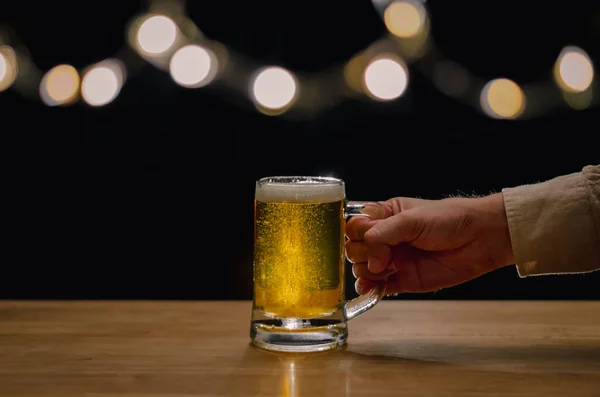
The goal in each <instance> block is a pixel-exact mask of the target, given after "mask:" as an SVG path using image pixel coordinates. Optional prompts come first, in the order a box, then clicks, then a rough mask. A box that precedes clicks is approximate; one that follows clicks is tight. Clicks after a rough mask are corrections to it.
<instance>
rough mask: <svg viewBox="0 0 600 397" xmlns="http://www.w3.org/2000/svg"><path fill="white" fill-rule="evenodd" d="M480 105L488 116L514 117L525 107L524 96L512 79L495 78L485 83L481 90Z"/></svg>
mask: <svg viewBox="0 0 600 397" xmlns="http://www.w3.org/2000/svg"><path fill="white" fill-rule="evenodd" d="M481 107H482V108H483V111H484V112H485V113H486V114H487V115H488V116H490V117H493V118H497V119H514V118H517V117H519V115H520V114H521V112H522V111H523V109H524V107H525V96H524V94H523V91H522V90H521V88H520V87H519V86H518V85H517V84H516V83H515V82H514V81H512V80H509V79H496V80H492V81H490V82H489V83H487V84H486V85H485V87H484V88H483V90H482V91H481Z"/></svg>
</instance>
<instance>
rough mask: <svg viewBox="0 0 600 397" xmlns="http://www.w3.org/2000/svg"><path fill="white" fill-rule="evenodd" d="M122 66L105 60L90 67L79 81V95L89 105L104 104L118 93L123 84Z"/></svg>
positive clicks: (112, 99)
mask: <svg viewBox="0 0 600 397" xmlns="http://www.w3.org/2000/svg"><path fill="white" fill-rule="evenodd" d="M124 74H125V72H124V67H123V66H122V64H120V63H119V62H117V61H114V60H107V61H105V62H102V63H99V64H97V65H95V66H93V67H92V68H90V69H89V70H88V71H87V72H86V73H85V74H84V76H83V79H82V81H81V97H82V98H83V100H84V101H85V102H86V103H87V104H88V105H90V106H104V105H107V104H109V103H111V102H112V101H114V100H115V98H116V97H117V96H118V95H119V92H120V91H121V88H122V86H123V80H124Z"/></svg>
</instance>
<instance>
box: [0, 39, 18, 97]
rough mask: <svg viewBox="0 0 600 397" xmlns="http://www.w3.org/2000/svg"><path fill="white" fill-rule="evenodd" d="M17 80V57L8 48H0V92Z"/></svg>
mask: <svg viewBox="0 0 600 397" xmlns="http://www.w3.org/2000/svg"><path fill="white" fill-rule="evenodd" d="M16 78H17V57H16V54H15V52H14V50H13V49H12V48H10V47H8V46H0V92H2V91H4V90H6V89H8V88H9V87H10V86H11V85H12V84H13V83H14V81H15V79H16Z"/></svg>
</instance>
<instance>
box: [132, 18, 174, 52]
mask: <svg viewBox="0 0 600 397" xmlns="http://www.w3.org/2000/svg"><path fill="white" fill-rule="evenodd" d="M176 40H177V25H176V24H175V22H174V21H173V20H172V19H171V18H169V17H166V16H164V15H155V16H152V17H150V18H148V19H146V20H145V21H144V22H143V23H142V24H141V25H140V27H139V29H138V31H137V35H136V41H137V44H138V46H139V47H140V49H141V50H142V51H144V52H146V53H148V54H152V55H159V54H162V53H164V52H167V51H168V50H169V49H170V48H171V47H172V46H173V45H174V44H175V41H176Z"/></svg>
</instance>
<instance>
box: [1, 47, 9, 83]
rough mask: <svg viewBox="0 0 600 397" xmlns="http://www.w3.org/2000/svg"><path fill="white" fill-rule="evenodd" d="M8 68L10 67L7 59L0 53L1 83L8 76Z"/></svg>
mask: <svg viewBox="0 0 600 397" xmlns="http://www.w3.org/2000/svg"><path fill="white" fill-rule="evenodd" d="M8 68H9V65H8V61H7V59H6V58H5V57H4V55H3V54H2V53H0V82H1V81H2V80H4V78H5V77H6V76H7V74H8Z"/></svg>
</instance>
